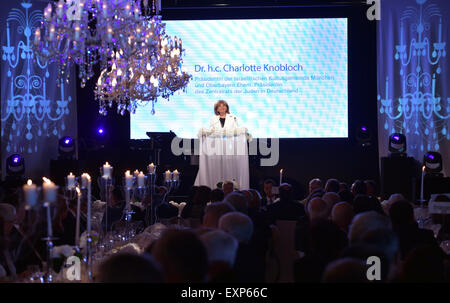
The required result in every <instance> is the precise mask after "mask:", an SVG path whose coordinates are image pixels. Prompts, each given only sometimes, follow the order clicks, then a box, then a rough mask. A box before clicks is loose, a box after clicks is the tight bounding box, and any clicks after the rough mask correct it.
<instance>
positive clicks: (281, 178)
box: [280, 169, 283, 185]
mask: <svg viewBox="0 0 450 303" xmlns="http://www.w3.org/2000/svg"><path fill="white" fill-rule="evenodd" d="M281 183H283V169H280V185H281Z"/></svg>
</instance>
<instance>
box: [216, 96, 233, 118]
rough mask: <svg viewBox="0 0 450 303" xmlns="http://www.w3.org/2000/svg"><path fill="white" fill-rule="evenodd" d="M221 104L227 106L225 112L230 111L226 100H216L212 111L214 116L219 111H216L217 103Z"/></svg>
mask: <svg viewBox="0 0 450 303" xmlns="http://www.w3.org/2000/svg"><path fill="white" fill-rule="evenodd" d="M221 104H223V105H225V106H226V107H227V114H229V113H230V106H228V103H227V101H225V100H219V101H217V102H216V104H214V113H215V114H216V116H218V115H219V112H218V111H217V109H218V108H219V105H221Z"/></svg>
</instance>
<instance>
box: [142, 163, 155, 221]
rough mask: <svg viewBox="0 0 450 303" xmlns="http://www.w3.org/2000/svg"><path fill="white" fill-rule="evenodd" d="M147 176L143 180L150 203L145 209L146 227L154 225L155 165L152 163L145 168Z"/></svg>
mask: <svg viewBox="0 0 450 303" xmlns="http://www.w3.org/2000/svg"><path fill="white" fill-rule="evenodd" d="M147 170H148V173H147V176H146V179H145V188H146V194H147V195H149V196H150V203H149V205H147V206H146V208H145V223H146V225H147V226H149V225H151V224H153V223H155V217H156V216H155V207H156V205H155V195H156V165H154V164H153V163H152V164H150V165H148V166H147Z"/></svg>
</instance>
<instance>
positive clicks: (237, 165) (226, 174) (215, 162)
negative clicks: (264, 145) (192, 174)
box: [194, 133, 250, 189]
mask: <svg viewBox="0 0 450 303" xmlns="http://www.w3.org/2000/svg"><path fill="white" fill-rule="evenodd" d="M232 179H235V180H236V182H237V183H238V185H239V188H240V189H246V188H249V186H250V176H249V162H248V145H247V136H246V134H244V133H241V134H237V135H206V136H205V135H202V136H200V138H199V170H198V174H197V178H196V179H195V183H194V185H195V186H201V185H206V186H208V187H210V188H211V189H214V188H216V187H217V183H219V182H221V181H226V180H229V181H231V180H232Z"/></svg>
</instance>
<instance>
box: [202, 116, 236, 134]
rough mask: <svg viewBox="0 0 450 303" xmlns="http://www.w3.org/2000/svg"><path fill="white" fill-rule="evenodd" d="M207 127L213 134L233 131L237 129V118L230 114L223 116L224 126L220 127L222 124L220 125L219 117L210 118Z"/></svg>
mask: <svg viewBox="0 0 450 303" xmlns="http://www.w3.org/2000/svg"><path fill="white" fill-rule="evenodd" d="M209 127H210V128H211V130H213V131H214V132H221V131H234V130H235V129H236V128H238V127H239V125H238V121H237V117H236V116H235V115H232V114H226V116H225V124H224V125H223V127H222V124H221V123H220V115H215V116H214V117H212V118H211V120H210V123H209Z"/></svg>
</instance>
